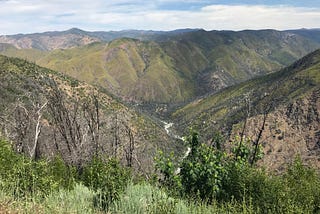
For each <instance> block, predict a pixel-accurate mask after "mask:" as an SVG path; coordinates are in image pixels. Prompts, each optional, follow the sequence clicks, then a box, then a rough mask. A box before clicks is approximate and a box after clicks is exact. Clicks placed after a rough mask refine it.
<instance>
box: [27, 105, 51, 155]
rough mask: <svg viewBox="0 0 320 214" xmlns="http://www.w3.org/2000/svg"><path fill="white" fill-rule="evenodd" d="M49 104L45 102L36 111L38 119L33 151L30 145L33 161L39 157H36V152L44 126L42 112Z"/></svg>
mask: <svg viewBox="0 0 320 214" xmlns="http://www.w3.org/2000/svg"><path fill="white" fill-rule="evenodd" d="M47 104H48V102H45V103H44V104H43V105H42V106H40V107H39V108H38V110H37V111H36V116H37V119H36V127H35V135H34V142H33V146H32V149H30V147H29V145H28V150H29V155H30V157H31V159H38V156H37V155H36V151H37V148H38V142H39V136H40V133H41V127H42V125H41V118H42V110H43V109H44V108H45V107H46V105H47ZM34 107H36V106H35V105H34Z"/></svg>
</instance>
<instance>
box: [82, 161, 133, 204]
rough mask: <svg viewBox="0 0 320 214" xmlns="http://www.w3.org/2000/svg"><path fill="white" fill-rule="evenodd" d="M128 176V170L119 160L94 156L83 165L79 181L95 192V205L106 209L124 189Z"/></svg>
mask: <svg viewBox="0 0 320 214" xmlns="http://www.w3.org/2000/svg"><path fill="white" fill-rule="evenodd" d="M130 177H131V176H130V171H129V170H128V169H127V168H124V167H123V166H121V164H120V163H119V161H117V160H115V159H109V160H107V161H104V160H103V159H101V158H94V159H93V160H92V161H91V162H90V163H89V164H88V165H87V166H85V167H84V169H83V173H82V175H81V176H80V181H81V182H83V184H84V185H86V186H87V187H89V188H90V189H91V190H93V191H95V192H96V196H95V199H94V201H95V204H96V206H98V207H99V208H101V209H103V210H106V209H107V208H108V206H109V204H110V203H112V202H113V201H115V200H117V199H118V198H119V196H120V194H121V193H122V192H123V191H124V190H125V188H126V186H127V184H128V181H129V179H130Z"/></svg>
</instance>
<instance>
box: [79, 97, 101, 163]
mask: <svg viewBox="0 0 320 214" xmlns="http://www.w3.org/2000/svg"><path fill="white" fill-rule="evenodd" d="M91 98H92V103H91V102H90V101H87V102H84V103H83V114H84V118H85V119H86V122H87V125H88V129H89V130H88V131H89V134H90V135H91V140H92V143H93V144H94V150H95V156H96V157H97V156H98V151H99V137H100V109H99V108H100V107H99V100H98V98H97V96H96V95H94V94H93V95H92V96H91Z"/></svg>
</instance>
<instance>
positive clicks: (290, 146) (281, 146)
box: [233, 89, 320, 172]
mask: <svg viewBox="0 0 320 214" xmlns="http://www.w3.org/2000/svg"><path fill="white" fill-rule="evenodd" d="M262 122H263V116H262V115H258V116H254V117H251V118H249V119H248V123H247V128H246V130H247V131H246V136H249V137H251V139H252V140H253V141H255V140H256V139H257V136H258V133H259V130H260V129H261V126H262ZM238 128H239V126H238ZM236 130H237V129H233V132H234V133H237V132H236ZM260 143H262V145H263V148H264V157H263V159H262V160H260V162H259V164H260V165H263V166H265V167H266V168H267V169H268V170H271V171H274V170H276V171H279V172H281V171H282V170H283V169H284V168H285V167H286V165H287V164H288V163H291V162H292V161H293V160H294V158H295V157H296V156H297V155H300V156H301V158H302V160H303V161H304V162H305V163H306V164H308V165H311V166H314V167H316V168H318V169H320V156H319V155H320V90H319V89H317V90H315V91H313V92H312V93H310V94H308V95H307V96H306V97H303V98H299V99H297V100H296V101H294V102H293V103H291V104H289V105H286V106H280V107H278V108H276V109H275V111H273V112H271V113H270V114H269V115H268V117H267V120H266V125H265V129H264V131H263V134H262V138H261V139H260Z"/></svg>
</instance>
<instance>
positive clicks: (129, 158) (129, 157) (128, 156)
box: [124, 125, 135, 167]
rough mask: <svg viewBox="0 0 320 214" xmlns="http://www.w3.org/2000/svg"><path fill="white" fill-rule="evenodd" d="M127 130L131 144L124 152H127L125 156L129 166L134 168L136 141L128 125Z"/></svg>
mask: <svg viewBox="0 0 320 214" xmlns="http://www.w3.org/2000/svg"><path fill="white" fill-rule="evenodd" d="M125 130H126V133H127V135H128V138H129V144H128V146H126V148H125V149H124V151H125V155H126V161H127V166H128V167H132V160H133V152H134V149H135V141H134V136H133V133H132V130H131V128H130V127H129V126H128V125H125Z"/></svg>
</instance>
